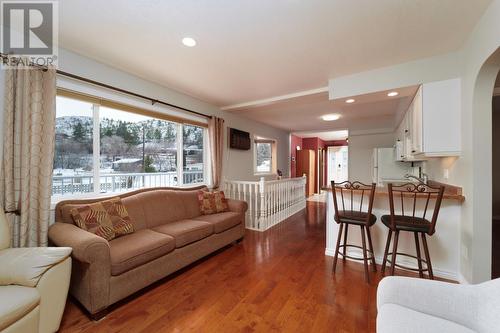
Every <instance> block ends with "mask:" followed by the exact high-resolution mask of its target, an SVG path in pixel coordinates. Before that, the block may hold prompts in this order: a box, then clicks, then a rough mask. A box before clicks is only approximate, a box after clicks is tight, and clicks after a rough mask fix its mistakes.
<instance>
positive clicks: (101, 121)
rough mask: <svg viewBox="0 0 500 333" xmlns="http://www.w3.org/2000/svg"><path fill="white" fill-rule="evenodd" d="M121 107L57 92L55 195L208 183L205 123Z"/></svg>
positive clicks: (53, 182) (64, 195)
mask: <svg viewBox="0 0 500 333" xmlns="http://www.w3.org/2000/svg"><path fill="white" fill-rule="evenodd" d="M123 109H126V108H123ZM123 109H120V107H119V105H118V104H117V106H116V107H110V106H103V105H101V104H100V103H99V102H92V100H90V101H86V100H80V99H77V98H70V97H67V96H64V95H62V96H61V95H58V96H57V99H56V136H55V155H54V171H53V177H52V196H53V198H54V197H56V198H57V197H68V196H78V195H85V194H105V193H113V192H123V191H127V190H134V189H139V188H143V187H159V186H162V187H169V186H183V185H194V184H205V180H206V178H207V177H206V167H205V166H206V163H205V161H206V156H205V154H206V152H207V149H206V147H205V145H206V141H207V140H206V131H207V130H206V127H203V126H197V125H195V124H184V123H181V122H176V121H171V120H166V119H162V118H161V115H155V114H139V113H134V112H131V111H130V110H123Z"/></svg>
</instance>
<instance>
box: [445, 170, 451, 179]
mask: <svg viewBox="0 0 500 333" xmlns="http://www.w3.org/2000/svg"><path fill="white" fill-rule="evenodd" d="M443 178H444V179H448V178H450V170H448V169H444V170H443Z"/></svg>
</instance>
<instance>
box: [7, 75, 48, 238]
mask: <svg viewBox="0 0 500 333" xmlns="http://www.w3.org/2000/svg"><path fill="white" fill-rule="evenodd" d="M5 74H6V75H5V101H4V103H5V104H4V133H3V160H2V164H1V170H0V202H1V206H3V207H5V210H7V211H17V214H16V215H15V214H8V215H7V216H8V219H9V224H10V231H11V240H12V246H13V247H26V246H46V245H47V229H48V226H49V217H50V196H51V184H52V167H53V159H54V139H55V137H54V136H55V100H56V75H55V70H53V69H49V70H45V71H43V70H42V69H37V68H30V69H8V70H7V71H6V73H5Z"/></svg>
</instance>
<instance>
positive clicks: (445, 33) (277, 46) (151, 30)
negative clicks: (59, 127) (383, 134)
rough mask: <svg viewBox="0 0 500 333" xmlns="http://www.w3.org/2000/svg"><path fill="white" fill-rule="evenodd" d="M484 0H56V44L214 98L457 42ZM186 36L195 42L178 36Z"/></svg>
mask: <svg viewBox="0 0 500 333" xmlns="http://www.w3.org/2000/svg"><path fill="white" fill-rule="evenodd" d="M490 2H491V0H439V1H436V0H413V1H401V0H376V1H374V0H355V1H353V0H307V1H300V0H273V1H269V0H237V1H235V0H218V1H210V0H200V1H186V0H169V1H161V0H143V1H132V0H129V1H123V0H106V1H102V0H64V1H60V2H59V10H60V29H59V36H60V44H61V46H62V47H63V48H67V49H69V50H72V51H75V52H77V53H80V54H83V55H85V56H88V57H91V58H94V59H97V60H99V61H101V62H103V63H106V64H109V65H111V66H114V67H117V68H119V69H123V70H125V71H128V72H130V73H133V74H136V75H138V76H140V77H143V78H146V79H148V80H151V81H154V82H157V83H160V84H162V85H165V86H168V87H171V88H174V89H176V90H179V91H181V92H185V93H187V94H190V95H192V96H195V97H197V98H200V99H202V100H205V101H208V102H211V103H213V104H215V105H219V106H227V105H232V104H237V103H242V102H248V101H253V100H259V99H265V98H269V97H273V96H277V95H283V94H289V93H293V92H297V91H303V90H309V89H315V88H319V87H324V86H326V85H327V81H328V79H330V78H333V77H338V76H341V75H346V74H351V73H355V72H360V71H364V70H368V69H373V68H378V67H383V66H387V65H391V64H397V63H403V62H407V61H411V60H414V59H418V58H422V57H428V56H433V55H436V54H442V53H447V52H450V51H453V50H456V49H458V48H459V47H460V46H461V45H462V43H463V42H464V41H465V39H466V37H467V35H468V33H469V32H470V31H471V29H472V28H473V26H474V24H475V23H476V22H477V21H478V19H479V17H480V16H481V14H482V13H483V12H484V10H485V8H486V6H487V5H488V4H489V3H490ZM185 36H191V37H194V38H195V39H196V40H197V42H198V45H197V46H196V47H194V48H187V47H184V46H183V45H182V44H181V39H182V38H183V37H185Z"/></svg>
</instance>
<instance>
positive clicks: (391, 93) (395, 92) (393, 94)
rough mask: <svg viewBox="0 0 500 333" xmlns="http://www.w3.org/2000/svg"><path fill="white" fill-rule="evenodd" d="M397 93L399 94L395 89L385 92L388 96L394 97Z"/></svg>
mask: <svg viewBox="0 0 500 333" xmlns="http://www.w3.org/2000/svg"><path fill="white" fill-rule="evenodd" d="M397 95H399V93H398V92H397V91H391V92H390V93H388V94H387V96H389V97H394V96H397Z"/></svg>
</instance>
